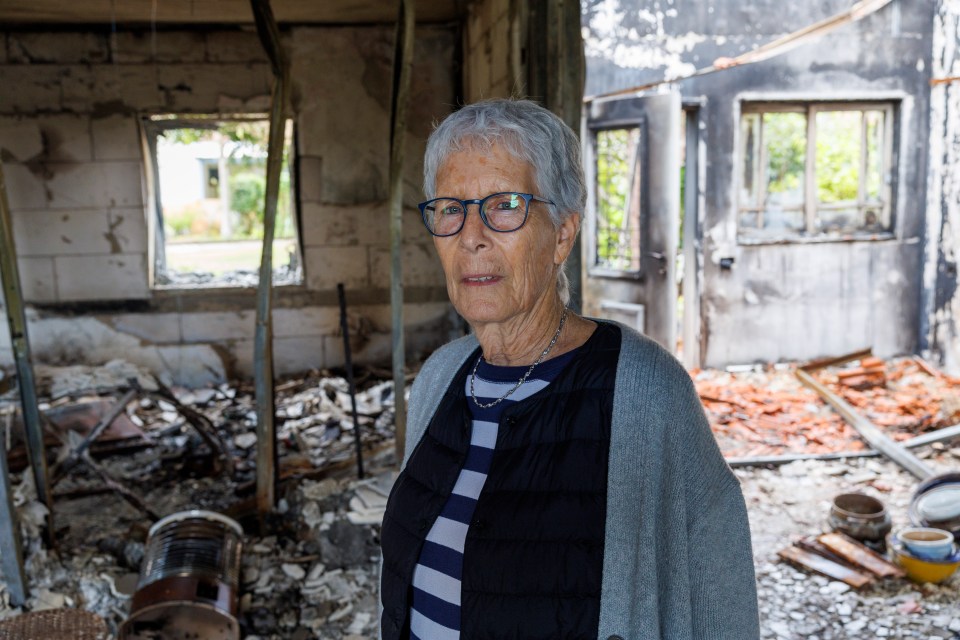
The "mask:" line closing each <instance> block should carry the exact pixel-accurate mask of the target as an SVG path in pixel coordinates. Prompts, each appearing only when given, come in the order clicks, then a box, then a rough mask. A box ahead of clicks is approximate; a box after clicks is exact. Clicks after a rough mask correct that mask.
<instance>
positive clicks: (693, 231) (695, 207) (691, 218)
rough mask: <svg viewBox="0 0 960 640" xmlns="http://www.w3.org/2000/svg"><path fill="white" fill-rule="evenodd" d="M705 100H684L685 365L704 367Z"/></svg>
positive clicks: (683, 356) (683, 333) (691, 367)
mask: <svg viewBox="0 0 960 640" xmlns="http://www.w3.org/2000/svg"><path fill="white" fill-rule="evenodd" d="M705 104H706V99H705V98H702V97H701V98H683V99H682V102H681V108H682V110H683V115H684V164H683V166H684V168H685V169H684V176H683V178H684V188H683V202H681V203H680V206H681V207H682V208H683V284H682V287H681V289H682V291H681V293H682V295H683V326H682V327H681V328H680V331H681V335H682V336H683V355H682V360H683V365H684V366H685V367H686V368H687V369H693V368H697V367H700V366H701V364H702V363H703V355H704V353H705V349H706V337H705V336H706V331H705V329H706V327H705V324H704V323H705V322H706V319H705V318H704V317H703V312H702V307H701V304H700V293H701V283H702V282H703V225H702V216H701V212H702V211H704V207H705V206H706V202H705V197H704V196H705V192H706V171H704V170H703V167H705V166H706V146H705V145H704V144H703V140H702V137H701V135H700V127H701V124H702V118H701V115H702V113H703V109H704V106H705Z"/></svg>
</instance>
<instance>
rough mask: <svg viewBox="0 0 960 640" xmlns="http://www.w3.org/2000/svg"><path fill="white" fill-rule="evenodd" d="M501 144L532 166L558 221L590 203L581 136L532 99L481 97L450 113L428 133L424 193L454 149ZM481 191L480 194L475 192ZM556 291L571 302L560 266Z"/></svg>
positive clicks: (431, 194)
mask: <svg viewBox="0 0 960 640" xmlns="http://www.w3.org/2000/svg"><path fill="white" fill-rule="evenodd" d="M495 144H502V145H503V146H504V147H506V149H507V150H508V151H510V153H511V154H513V155H514V156H515V157H517V158H519V159H520V160H523V161H525V162H527V163H529V164H530V165H531V166H532V167H533V178H534V182H535V183H536V186H537V189H538V190H539V193H537V194H536V195H538V196H541V197H543V198H546V199H547V200H550V201H552V202H553V203H554V206H548V209H549V210H550V218H551V219H552V220H553V223H554V225H556V226H559V225H560V223H561V222H562V221H563V220H564V219H566V218H567V217H569V216H570V215H571V214H573V213H579V214H581V222H582V220H583V211H584V208H585V206H586V200H587V189H586V180H585V178H584V176H583V164H582V162H581V160H580V140H579V139H578V138H577V135H576V134H575V133H574V132H573V130H572V129H570V127H568V126H567V125H566V123H564V122H563V120H561V119H560V118H559V117H557V116H556V115H555V114H553V113H552V112H550V111H549V110H547V109H545V108H543V107H541V106H540V105H538V104H537V103H535V102H532V101H530V100H516V99H509V98H508V99H497V100H483V101H481V102H475V103H473V104H469V105H466V106H465V107H463V108H462V109H460V110H459V111H455V112H453V113H451V114H450V115H449V116H447V118H446V119H445V120H444V121H443V122H441V123H440V124H439V125H437V127H436V128H435V129H434V130H433V133H431V134H430V138H429V139H428V140H427V151H426V154H425V156H424V160H423V192H424V193H425V194H426V196H427V198H428V199H429V198H435V197H436V196H437V192H436V186H437V172H438V171H439V170H440V167H441V166H442V165H443V163H444V161H445V160H446V159H447V156H448V155H450V154H451V153H456V152H459V151H467V150H478V149H479V150H483V149H489V148H490V147H492V146H493V145H495ZM475 195H481V194H475ZM557 292H558V293H559V294H560V299H561V300H562V301H563V303H564V304H567V303H569V302H570V281H569V279H568V278H567V274H566V272H565V270H564V265H560V269H559V270H558V271H557Z"/></svg>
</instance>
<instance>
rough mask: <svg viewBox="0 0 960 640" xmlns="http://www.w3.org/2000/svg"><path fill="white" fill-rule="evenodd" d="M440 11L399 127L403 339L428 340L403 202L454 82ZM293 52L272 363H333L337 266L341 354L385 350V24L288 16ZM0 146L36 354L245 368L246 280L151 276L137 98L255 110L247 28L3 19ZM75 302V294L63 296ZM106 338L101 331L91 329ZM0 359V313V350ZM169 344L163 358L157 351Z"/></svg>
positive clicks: (424, 266)
mask: <svg viewBox="0 0 960 640" xmlns="http://www.w3.org/2000/svg"><path fill="white" fill-rule="evenodd" d="M455 38H456V30H454V29H452V28H444V27H422V28H420V29H418V33H417V44H416V61H415V68H414V72H413V74H412V78H413V80H412V82H413V85H412V97H411V102H410V108H409V112H408V129H407V137H406V141H405V150H406V152H407V160H406V167H405V177H404V186H405V193H404V203H405V205H406V207H407V209H406V212H405V219H404V237H405V241H404V284H405V286H406V288H407V292H408V300H411V301H412V303H411V304H408V305H407V306H406V309H407V311H406V319H407V322H406V324H407V331H408V337H407V344H408V351H409V353H410V355H411V357H418V356H419V355H421V353H422V352H423V351H425V350H429V349H431V348H433V347H435V346H437V345H438V344H439V343H441V342H443V340H444V338H445V336H446V327H447V326H448V323H449V305H448V304H447V303H446V296H445V294H444V293H443V285H444V281H443V276H442V273H441V271H440V267H439V262H438V261H437V260H436V257H435V255H434V251H433V248H432V243H431V241H430V239H429V236H428V235H427V234H426V232H424V231H423V230H422V229H421V224H420V220H419V214H418V212H417V211H416V209H415V204H416V202H418V201H419V199H420V180H421V170H422V155H423V149H424V146H425V141H426V136H427V135H428V134H429V131H430V129H431V126H432V123H433V121H434V120H435V119H438V118H442V117H443V115H445V114H446V113H447V112H448V111H449V109H450V107H451V105H452V104H454V102H455V99H454V93H455V89H454V87H455V70H454V66H453V52H454V41H455ZM284 42H285V46H286V47H287V50H288V52H289V55H290V58H291V73H292V79H293V90H292V97H291V105H290V112H291V116H292V117H293V118H294V119H295V123H296V132H297V152H298V160H299V173H298V182H299V185H300V194H299V195H300V201H301V207H300V215H301V229H300V233H301V238H302V244H303V257H304V272H305V283H304V285H302V286H300V287H295V288H292V289H284V288H281V289H278V290H277V291H276V292H275V294H274V306H275V313H274V322H275V331H274V333H275V341H274V357H275V369H276V371H277V373H278V374H284V373H292V372H298V371H303V370H306V369H310V368H316V367H324V366H336V365H338V364H341V363H342V361H343V348H342V339H341V338H339V336H338V335H337V333H338V331H339V329H338V318H339V315H338V314H339V312H338V310H337V308H336V306H335V305H336V292H335V288H336V284H337V283H338V282H343V283H344V284H345V285H346V287H347V291H348V299H349V300H352V301H356V302H354V303H353V305H352V307H351V312H350V321H351V323H352V325H353V327H354V329H355V330H356V335H355V336H354V338H355V339H354V346H355V347H356V349H357V352H356V353H355V359H356V360H358V361H361V362H363V361H385V360H389V354H390V350H389V342H390V322H389V294H388V289H389V279H390V264H389V246H388V243H389V228H388V209H387V202H386V199H387V195H388V192H387V173H388V162H389V158H388V155H389V149H388V140H389V108H390V85H391V64H392V55H393V29H392V28H389V27H376V26H371V27H329V28H320V27H316V28H314V27H310V28H308V27H301V28H291V29H288V30H286V31H285V33H284ZM0 84H2V86H4V87H7V88H8V90H5V91H3V92H0V162H2V163H3V165H2V166H3V171H4V174H5V178H6V183H7V189H8V195H9V202H10V207H11V209H12V215H13V225H14V235H15V241H16V246H17V251H18V266H19V270H20V278H21V283H22V287H23V291H24V296H25V299H26V301H27V302H28V303H31V304H33V305H36V307H37V309H36V310H35V311H32V312H31V314H30V332H31V342H32V345H33V350H34V353H35V355H36V358H37V360H40V361H44V360H47V361H54V362H58V363H61V364H68V363H70V361H76V362H87V363H98V362H103V361H104V359H105V358H106V359H109V358H108V356H112V355H114V354H115V353H117V352H123V353H125V354H126V355H127V357H128V358H129V359H132V360H134V361H136V362H138V363H140V364H145V365H147V366H150V367H152V368H154V369H156V370H160V371H164V372H166V374H167V375H168V376H169V377H171V379H175V380H178V381H181V382H204V381H208V380H210V379H219V378H223V377H224V376H227V375H250V374H251V372H252V351H253V341H252V339H253V308H254V299H253V296H252V295H249V292H247V295H243V294H242V293H241V294H238V293H237V292H231V291H224V290H217V291H213V292H206V293H200V294H197V292H179V293H178V292H169V291H163V292H158V291H156V290H151V288H150V283H149V282H148V264H147V260H148V254H147V247H148V229H147V222H146V220H147V215H146V207H147V202H146V201H147V194H146V189H145V186H144V159H143V156H142V153H143V151H142V147H141V137H140V131H139V125H138V122H139V118H140V117H141V116H142V115H143V114H149V113H212V112H224V111H226V112H230V111H234V112H235V111H243V110H254V111H259V112H262V111H264V110H265V108H266V105H267V104H268V100H269V93H270V88H271V84H272V79H271V75H270V71H269V67H268V65H267V63H266V59H265V57H264V54H263V53H262V49H261V46H260V44H259V41H258V40H257V38H256V35H255V33H254V32H253V31H247V30H215V31H206V32H204V31H196V30H191V31H175V30H174V31H158V32H156V33H151V32H150V31H131V30H123V29H121V30H119V31H117V32H116V33H110V32H108V31H99V32H98V31H90V32H63V31H60V32H41V31H8V32H3V31H0ZM78 310H79V311H78ZM108 344H112V345H114V346H112V347H109V348H107V347H106V346H105V345H108ZM11 361H12V354H11V351H10V343H9V336H8V334H7V327H6V326H5V323H4V326H3V327H2V328H0V365H8V364H9V363H10V362H11ZM169 363H173V364H169Z"/></svg>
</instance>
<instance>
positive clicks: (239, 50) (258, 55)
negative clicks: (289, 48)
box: [206, 30, 267, 62]
mask: <svg viewBox="0 0 960 640" xmlns="http://www.w3.org/2000/svg"><path fill="white" fill-rule="evenodd" d="M206 40H207V61H208V62H267V54H266V52H264V50H263V45H262V44H260V39H259V38H258V37H257V33H256V31H253V30H250V31H215V32H213V33H208V34H207V38H206Z"/></svg>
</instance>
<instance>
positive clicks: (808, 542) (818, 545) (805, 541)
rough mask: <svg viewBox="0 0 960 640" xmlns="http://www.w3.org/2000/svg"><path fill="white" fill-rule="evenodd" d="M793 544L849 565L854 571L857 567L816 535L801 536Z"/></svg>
mask: <svg viewBox="0 0 960 640" xmlns="http://www.w3.org/2000/svg"><path fill="white" fill-rule="evenodd" d="M793 546H795V547H798V548H800V549H803V550H804V551H809V552H810V553H815V554H817V555H818V556H821V557H824V558H826V559H827V560H832V561H834V562H836V563H837V564H839V565H842V566H844V567H847V568H848V569H853V570H854V571H856V569H857V568H856V567H855V566H852V565H850V564H849V563H847V561H846V560H844V559H843V558H842V557H840V556H838V555H837V554H835V553H834V552H833V551H831V550H830V548H829V547H828V546H826V545H825V544H823V543H822V542H820V541H819V540H817V537H816V536H806V537H803V538H800V539H799V540H797V541H796V542H794V543H793Z"/></svg>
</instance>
